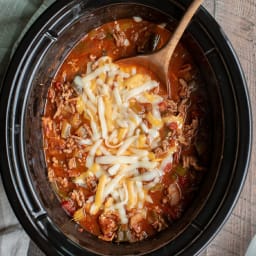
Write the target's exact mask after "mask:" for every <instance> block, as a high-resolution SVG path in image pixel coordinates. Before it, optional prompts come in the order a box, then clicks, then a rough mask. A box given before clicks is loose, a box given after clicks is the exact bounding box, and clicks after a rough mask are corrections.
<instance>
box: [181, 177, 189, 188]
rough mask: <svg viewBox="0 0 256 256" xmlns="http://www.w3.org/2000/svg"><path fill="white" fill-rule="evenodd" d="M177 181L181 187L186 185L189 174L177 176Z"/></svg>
mask: <svg viewBox="0 0 256 256" xmlns="http://www.w3.org/2000/svg"><path fill="white" fill-rule="evenodd" d="M179 183H180V185H181V187H186V186H187V185H188V184H189V176H188V175H184V176H179Z"/></svg>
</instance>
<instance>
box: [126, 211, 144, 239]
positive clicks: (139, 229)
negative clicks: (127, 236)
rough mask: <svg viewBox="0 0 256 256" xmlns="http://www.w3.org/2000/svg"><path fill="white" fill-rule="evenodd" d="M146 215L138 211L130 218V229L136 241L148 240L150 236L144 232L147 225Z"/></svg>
mask: <svg viewBox="0 0 256 256" xmlns="http://www.w3.org/2000/svg"><path fill="white" fill-rule="evenodd" d="M146 222H147V221H146V219H145V214H144V213H143V212H140V211H136V212H135V213H133V215H132V216H131V217H130V222H129V227H130V229H131V231H132V234H133V236H134V237H135V239H134V240H135V241H136V240H143V239H145V238H147V236H148V234H147V233H146V231H145V230H144V225H145V224H146Z"/></svg>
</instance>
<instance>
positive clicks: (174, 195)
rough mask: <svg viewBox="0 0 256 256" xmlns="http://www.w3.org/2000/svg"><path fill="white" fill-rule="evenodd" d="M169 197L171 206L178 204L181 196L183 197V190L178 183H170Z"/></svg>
mask: <svg viewBox="0 0 256 256" xmlns="http://www.w3.org/2000/svg"><path fill="white" fill-rule="evenodd" d="M167 191H168V195H167V197H168V199H169V203H170V205H171V206H175V205H177V204H178V203H179V202H180V200H181V198H182V192H181V189H180V187H179V185H178V184H177V183H172V184H170V185H169V187H168V189H167Z"/></svg>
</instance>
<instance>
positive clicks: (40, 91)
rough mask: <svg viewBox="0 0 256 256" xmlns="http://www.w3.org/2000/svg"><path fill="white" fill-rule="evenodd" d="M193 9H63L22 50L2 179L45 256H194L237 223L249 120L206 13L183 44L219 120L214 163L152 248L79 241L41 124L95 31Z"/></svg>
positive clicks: (4, 135)
mask: <svg viewBox="0 0 256 256" xmlns="http://www.w3.org/2000/svg"><path fill="white" fill-rule="evenodd" d="M132 3H133V5H132ZM187 4H188V1H174V0H173V1H157V0H147V1H142V0H134V1H133V2H127V1H120V0H119V1H117V0H110V1H108V0H100V1H93V0H88V1H82V0H77V1H65V0H62V1H57V2H56V3H55V4H53V5H52V6H51V7H50V8H49V9H48V10H47V11H46V12H45V13H44V14H43V15H42V16H41V17H40V18H39V19H38V20H37V21H36V23H35V24H34V25H33V26H32V27H31V29H30V30H29V32H28V33H27V34H26V35H25V37H24V38H23V40H22V42H21V44H20V45H19V47H18V49H17V51H16V53H15V55H14V56H13V59H12V61H11V63H10V65H9V68H8V71H7V74H6V77H5V79H4V82H3V85H2V89H1V95H0V111H1V112H0V118H1V126H0V129H1V130H0V135H1V141H2V142H1V145H0V146H1V152H2V154H1V159H0V160H1V171H2V177H3V182H4V186H5V189H6V192H7V195H8V198H9V200H10V203H11V205H12V207H13V210H14V212H15V213H16V215H17V217H18V219H19V220H20V222H21V224H22V225H23V227H24V228H25V230H26V231H27V232H28V234H29V235H30V236H31V238H32V239H33V240H34V241H35V242H36V243H37V244H38V246H39V247H40V248H41V249H42V250H43V251H44V252H45V253H46V254H47V255H95V254H101V255H135V254H138V255H143V254H146V255H195V254H199V253H200V251H201V250H203V248H204V247H205V246H206V245H207V244H208V243H209V241H210V240H211V239H212V238H213V237H214V235H216V234H217V232H218V231H219V229H220V228H221V226H222V225H223V223H224V222H225V220H226V219H227V218H228V216H229V215H230V213H231V211H232V209H233V207H234V204H235V203H236V201H237V199H238V196H239V194H240V191H241V188H242V186H243V184H244V180H245V177H246V173H247V168H248V163H249V157H250V151H251V111H250V104H249V97H248V93H247V87H246V82H245V79H244V76H243V72H242V70H241V68H240V65H239V63H238V60H237V57H236V55H235V53H234V51H233V49H232V47H231V45H230V43H229V41H228V39H227V38H226V37H225V35H224V33H223V32H222V30H221V29H220V27H219V26H218V25H217V24H216V22H215V21H214V20H213V19H212V18H211V16H210V15H209V14H208V13H207V11H206V10H205V9H203V8H201V9H200V11H199V12H198V13H197V15H196V16H195V18H194V20H193V21H192V23H191V25H190V26H189V28H188V31H187V34H186V36H184V43H186V44H187V46H188V47H189V48H191V49H193V52H191V53H192V54H193V55H194V58H195V60H196V61H197V64H198V66H199V67H200V69H201V71H202V72H201V74H202V76H203V77H204V80H205V82H206V84H207V86H206V87H207V88H206V89H207V90H208V94H209V102H210V105H211V106H212V119H213V122H212V127H213V138H214V139H213V142H212V148H213V150H212V163H211V167H210V170H209V173H207V176H206V177H205V180H204V183H203V184H202V188H201V190H200V191H199V194H198V197H197V199H196V200H195V202H194V205H193V206H192V207H191V208H189V209H188V211H187V212H186V213H185V214H184V216H183V218H182V219H181V220H180V221H178V222H177V223H175V224H174V226H173V227H172V228H171V229H168V230H165V231H163V232H161V233H159V234H158V235H157V236H155V237H154V238H152V239H148V240H146V241H143V242H140V243H135V244H121V245H113V244H111V243H106V242H103V241H100V240H98V239H97V238H95V237H94V236H92V235H90V234H88V233H83V234H80V233H79V232H77V231H76V228H75V224H74V223H73V222H71V221H70V220H69V218H68V217H67V216H66V214H65V213H64V211H63V210H62V209H61V207H60V206H59V202H58V200H57V198H56V196H55V194H54V193H53V192H52V189H51V187H50V185H49V183H48V181H47V170H46V166H45V159H44V154H43V149H42V134H41V117H42V114H43V110H44V104H45V97H46V93H47V89H48V87H49V85H50V83H51V80H52V78H53V77H54V74H55V73H56V70H57V69H58V67H59V66H60V64H61V62H62V61H63V60H64V58H65V56H66V55H67V54H68V52H69V51H70V50H71V49H72V47H73V46H74V45H75V44H76V42H78V41H79V39H81V37H82V36H83V35H84V34H86V32H88V30H90V29H91V28H93V27H97V26H98V25H100V24H102V23H105V22H107V21H109V20H113V19H118V18H123V17H131V16H133V15H140V16H142V17H144V18H146V19H148V20H152V21H165V22H167V23H168V24H169V23H172V22H173V21H175V20H179V19H180V17H181V15H182V13H183V11H184V9H185V6H186V5H187ZM170 29H172V27H171V26H170Z"/></svg>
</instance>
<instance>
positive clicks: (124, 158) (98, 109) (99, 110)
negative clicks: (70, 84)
mask: <svg viewBox="0 0 256 256" xmlns="http://www.w3.org/2000/svg"><path fill="white" fill-rule="evenodd" d="M127 43H128V42H127ZM74 85H75V89H76V91H77V92H78V93H79V92H80V94H79V97H77V102H76V109H77V112H78V113H79V114H83V115H84V116H85V118H86V119H87V120H88V123H90V129H91V137H89V138H86V139H83V138H79V137H78V138H77V139H78V140H79V143H80V145H87V147H88V155H87V156H86V168H87V171H85V172H84V173H83V174H82V175H81V176H79V177H77V178H76V182H77V184H81V185H84V184H85V181H84V179H85V178H86V177H87V176H90V175H94V176H96V177H97V178H98V180H99V181H98V185H97V190H96V193H95V196H92V197H91V199H90V213H91V214H92V215H93V214H97V213H98V211H99V210H104V211H107V210H109V209H112V210H115V211H117V212H118V213H119V216H120V220H121V223H122V224H127V223H128V216H127V211H129V210H131V209H133V208H136V207H137V208H139V209H143V206H144V204H145V202H147V203H153V200H152V198H151V197H150V195H149V194H148V190H149V189H151V188H152V187H154V186H155V185H156V184H157V183H159V182H160V180H161V177H162V175H163V170H164V167H165V166H166V164H168V163H170V162H172V159H173V154H174V153H175V152H176V151H177V150H178V149H177V145H176V144H175V145H174V146H173V147H172V148H171V149H170V150H169V152H168V156H167V157H166V158H164V159H161V158H160V159H159V158H158V159H157V158H156V156H155V154H154V153H153V149H154V148H155V147H157V146H159V145H160V142H161V139H160V130H161V129H162V127H163V126H164V125H165V124H169V123H170V122H176V123H177V125H178V127H179V128H182V125H183V118H182V117H179V116H178V117H176V116H167V117H162V116H161V113H160V111H159V107H158V104H159V103H161V102H162V101H163V98H162V97H161V96H160V95H157V94H154V93H153V92H152V90H153V89H154V88H156V87H158V86H159V83H158V82H157V81H154V80H152V79H151V77H150V76H148V75H145V74H140V73H138V72H137V70H136V67H133V66H132V67H119V66H118V65H117V64H114V63H112V60H111V58H109V57H107V56H105V57H101V58H100V59H98V60H97V61H96V62H94V63H90V64H88V66H87V73H86V75H85V76H84V77H80V76H76V77H75V79H74ZM136 102H137V104H144V103H147V104H151V106H152V108H151V110H147V111H140V110H139V111H137V110H136V108H132V106H134V103H135V104H136ZM141 170H143V171H141Z"/></svg>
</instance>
